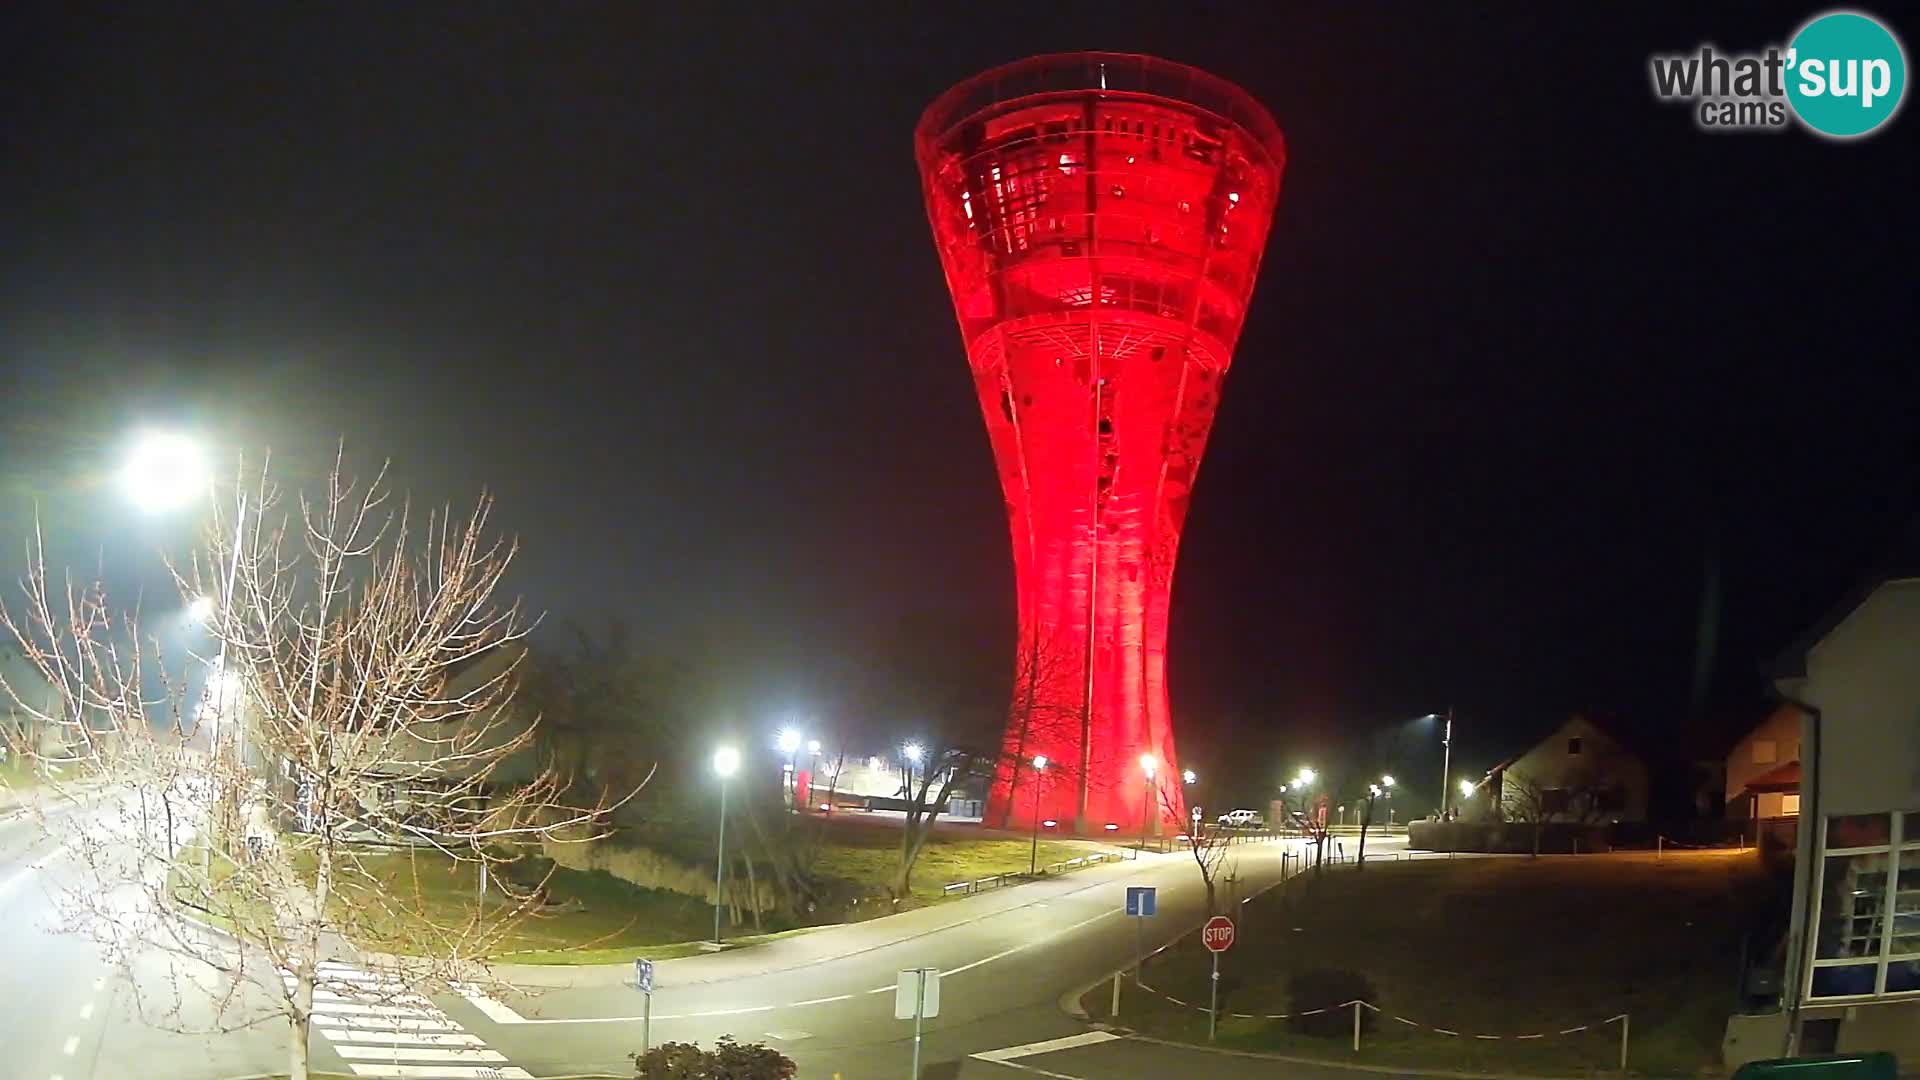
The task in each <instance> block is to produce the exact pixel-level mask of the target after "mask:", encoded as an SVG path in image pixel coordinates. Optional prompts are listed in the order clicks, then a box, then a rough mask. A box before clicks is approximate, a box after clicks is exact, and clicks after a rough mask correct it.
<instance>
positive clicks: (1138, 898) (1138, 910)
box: [1127, 885, 1154, 919]
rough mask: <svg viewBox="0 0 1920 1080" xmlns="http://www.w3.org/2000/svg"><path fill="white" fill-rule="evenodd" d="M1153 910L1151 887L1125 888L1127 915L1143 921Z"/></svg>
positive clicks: (1135, 886) (1130, 886) (1136, 886)
mask: <svg viewBox="0 0 1920 1080" xmlns="http://www.w3.org/2000/svg"><path fill="white" fill-rule="evenodd" d="M1153 908H1154V898H1153V886H1151V885H1129V886H1127V914H1129V915H1132V916H1133V917H1135V918H1138V919H1144V918H1147V917H1148V916H1150V915H1152V914H1153Z"/></svg>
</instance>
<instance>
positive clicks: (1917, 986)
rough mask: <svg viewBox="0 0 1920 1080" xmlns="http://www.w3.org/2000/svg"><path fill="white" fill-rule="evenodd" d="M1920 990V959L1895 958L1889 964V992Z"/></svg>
mask: <svg viewBox="0 0 1920 1080" xmlns="http://www.w3.org/2000/svg"><path fill="white" fill-rule="evenodd" d="M1906 990H1920V960H1895V961H1893V962H1891V963H1889V964H1888V965H1887V993H1889V994H1897V993H1900V992H1902V991H1906Z"/></svg>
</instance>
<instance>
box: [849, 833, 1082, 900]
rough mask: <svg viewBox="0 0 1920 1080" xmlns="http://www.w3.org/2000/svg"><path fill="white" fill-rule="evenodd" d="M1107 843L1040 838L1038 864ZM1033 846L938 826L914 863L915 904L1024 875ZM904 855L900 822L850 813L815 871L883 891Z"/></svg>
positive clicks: (1070, 857) (1077, 853)
mask: <svg viewBox="0 0 1920 1080" xmlns="http://www.w3.org/2000/svg"><path fill="white" fill-rule="evenodd" d="M1108 846H1109V845H1105V844H1097V843H1092V842H1088V841H1082V840H1041V841H1040V856H1039V863H1040V866H1041V867H1043V868H1044V867H1045V866H1046V865H1047V864H1048V863H1055V862H1062V861H1064V860H1067V859H1074V858H1079V857H1080V856H1082V855H1086V854H1088V853H1090V852H1093V851H1099V850H1105V849H1107V848H1108ZM1031 848H1032V841H1031V840H1019V839H1013V838H1008V837H1003V836H994V837H986V836H972V835H969V834H967V833H965V832H958V831H954V830H943V829H939V828H936V829H935V830H934V831H933V833H932V835H931V836H930V837H929V838H928V840H927V846H926V847H925V848H923V849H921V851H920V858H919V860H918V861H917V862H915V863H914V866H913V888H912V892H913V900H914V902H915V903H916V904H926V903H934V902H937V901H939V900H941V899H942V898H943V896H944V894H943V893H942V892H941V891H940V890H941V889H942V887H944V886H947V885H951V884H952V883H954V882H956V881H972V880H975V879H977V878H983V877H992V876H993V875H995V874H1024V873H1026V872H1027V866H1028V863H1029V854H1030V851H1031ZM899 860H900V828H899V827H898V826H896V825H890V824H887V823H883V822H868V821H861V820H860V819H859V818H857V817H855V816H853V815H845V816H840V818H839V820H835V821H833V822H831V823H829V824H828V832H827V839H826V841H825V842H824V843H823V844H822V845H821V847H820V856H819V859H818V860H817V861H816V862H815V863H814V870H815V872H816V873H818V874H819V875H821V876H822V877H827V878H834V879H838V880H840V881H842V882H846V883H849V884H852V885H859V886H863V887H866V888H867V889H868V890H869V891H870V892H871V893H872V894H874V895H884V892H885V884H886V882H888V881H889V880H891V879H892V877H893V873H894V868H895V867H896V866H898V865H899Z"/></svg>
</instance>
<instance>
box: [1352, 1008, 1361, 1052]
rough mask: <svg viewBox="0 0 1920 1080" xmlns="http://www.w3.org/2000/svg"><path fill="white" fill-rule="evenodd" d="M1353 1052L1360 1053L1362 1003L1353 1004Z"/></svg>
mask: <svg viewBox="0 0 1920 1080" xmlns="http://www.w3.org/2000/svg"><path fill="white" fill-rule="evenodd" d="M1353 1052H1354V1053H1356V1054H1357V1053H1359V1052H1360V1002H1359V1001H1358V1000H1357V999H1356V1000H1355V1001H1354V1003H1353Z"/></svg>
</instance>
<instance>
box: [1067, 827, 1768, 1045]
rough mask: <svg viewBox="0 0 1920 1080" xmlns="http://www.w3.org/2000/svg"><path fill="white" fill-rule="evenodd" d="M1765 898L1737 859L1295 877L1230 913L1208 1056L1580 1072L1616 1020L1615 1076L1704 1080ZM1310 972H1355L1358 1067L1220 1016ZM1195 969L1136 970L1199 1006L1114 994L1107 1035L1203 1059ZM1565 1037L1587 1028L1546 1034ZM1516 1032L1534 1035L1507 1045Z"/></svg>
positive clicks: (1190, 962) (1394, 869) (1518, 863)
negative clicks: (1363, 990)
mask: <svg viewBox="0 0 1920 1080" xmlns="http://www.w3.org/2000/svg"><path fill="white" fill-rule="evenodd" d="M1770 887H1771V886H1770V885H1769V884H1768V882H1767V879H1766V878H1765V877H1764V876H1763V874H1762V873H1761V870H1760V867H1759V863H1758V860H1757V858H1756V857H1755V856H1754V855H1753V854H1751V853H1748V854H1744V855H1743V854H1739V853H1721V852H1688V853H1684V854H1678V855H1676V854H1673V853H1669V854H1668V855H1667V856H1666V857H1665V859H1664V860H1656V859H1655V857H1654V856H1653V855H1651V854H1646V855H1640V854H1616V855H1591V856H1559V857H1552V856H1549V857H1545V858H1540V859H1526V858H1500V859H1460V860H1455V861H1447V860H1434V861H1419V862H1411V863H1381V864H1377V865H1370V866H1368V867H1367V869H1366V870H1365V871H1363V872H1355V871H1353V870H1351V869H1348V868H1342V869H1339V870H1332V871H1328V872H1327V873H1326V874H1325V876H1323V877H1320V878H1318V879H1315V878H1314V876H1313V875H1311V874H1308V875H1303V876H1301V877H1298V878H1295V879H1294V880H1293V881H1291V882H1289V883H1288V884H1287V886H1286V887H1284V888H1282V889H1276V890H1275V891H1273V892H1270V893H1268V894H1267V895H1266V896H1263V897H1261V898H1260V899H1259V900H1256V901H1254V902H1253V903H1250V904H1248V905H1246V906H1245V908H1243V914H1242V917H1241V918H1240V919H1239V920H1237V921H1238V923H1239V937H1238V940H1237V941H1236V942H1235V943H1234V946H1233V948H1232V951H1230V952H1228V953H1227V954H1226V955H1225V956H1224V957H1223V958H1222V962H1221V982H1220V988H1221V1004H1220V1009H1221V1013H1222V1020H1221V1024H1220V1032H1219V1037H1218V1043H1219V1045H1221V1046H1224V1047H1232V1048H1237V1049H1245V1050H1261V1051H1270V1052H1274V1053H1281V1054H1297V1055H1300V1056H1305V1057H1319V1058H1352V1059H1353V1060H1355V1061H1356V1062H1358V1063H1364V1064H1372V1065H1389V1066H1391V1065H1424V1066H1430V1067H1435V1068H1448V1069H1467V1070H1474V1071H1493V1072H1502V1071H1504V1072H1550V1073H1580V1072H1586V1071H1589V1070H1596V1069H1599V1070H1605V1069H1617V1068H1618V1063H1619V1046H1620V1043H1619V1039H1620V1028H1619V1025H1618V1024H1610V1025H1602V1024H1601V1021H1604V1020H1606V1019H1607V1018H1608V1017H1611V1016H1615V1015H1618V1014H1620V1013H1627V1014H1629V1015H1630V1016H1631V1018H1632V1039H1631V1048H1630V1058H1629V1067H1630V1068H1631V1069H1632V1070H1633V1071H1635V1072H1638V1073H1652V1074H1666V1075H1692V1074H1694V1073H1696V1072H1697V1071H1698V1070H1700V1069H1701V1068H1702V1067H1703V1066H1712V1067H1714V1068H1717V1067H1718V1064H1719V1052H1720V1040H1721V1036H1722V1033H1723V1030H1724V1027H1725V1024H1726V1019H1727V1016H1728V1015H1729V1014H1730V1013H1731V1012H1732V1011H1733V1006H1734V987H1735V982H1736V979H1737V976H1738V971H1737V968H1738V964H1739V951H1740V946H1739V939H1740V934H1741V930H1742V926H1743V924H1744V922H1745V921H1746V920H1747V919H1748V918H1750V917H1751V916H1752V915H1753V914H1754V913H1755V912H1756V911H1757V910H1758V909H1759V908H1760V907H1762V906H1763V905H1764V903H1765V899H1766V895H1767V891H1768V889H1769V888H1770ZM1313 969H1335V970H1343V971H1352V972H1358V973H1360V974H1362V975H1364V976H1365V977H1366V978H1367V980H1368V981H1369V982H1370V983H1371V984H1372V987H1373V993H1372V994H1371V995H1370V999H1371V1000H1372V1001H1373V1003H1374V1004H1375V1005H1377V1006H1379V1007H1380V1008H1381V1009H1382V1010H1384V1013H1383V1014H1382V1015H1378V1016H1374V1017H1372V1020H1371V1023H1372V1026H1371V1028H1370V1029H1369V1030H1368V1031H1367V1032H1366V1033H1365V1034H1364V1035H1363V1037H1362V1040H1361V1046H1362V1049H1361V1051H1360V1053H1359V1054H1357V1055H1355V1054H1353V1052H1352V1049H1351V1042H1350V1040H1351V1034H1350V1033H1351V1030H1352V1029H1351V1027H1350V1026H1346V1025H1342V1026H1341V1027H1340V1029H1339V1031H1340V1033H1339V1034H1337V1035H1328V1036H1314V1035H1308V1034H1305V1033H1301V1032H1296V1031H1294V1030H1292V1029H1291V1028H1290V1027H1289V1026H1288V1024H1287V1022H1286V1021H1284V1020H1240V1019H1233V1018H1230V1017H1227V1016H1226V1015H1225V1014H1227V1013H1246V1014H1250V1015H1254V1016H1264V1015H1267V1014H1272V1013H1288V1012H1293V1011H1294V1008H1293V1007H1292V1003H1291V1001H1290V1000H1289V992H1288V979H1289V977H1290V976H1292V975H1294V974H1296V973H1299V972H1303V971H1308V970H1313ZM1208 970H1209V965H1208V954H1207V953H1206V951H1205V950H1204V949H1202V948H1201V947H1200V945H1199V942H1198V939H1197V937H1195V936H1194V935H1189V936H1188V937H1187V938H1185V939H1183V940H1182V941H1181V943H1180V944H1179V945H1178V946H1176V947H1175V948H1174V949H1172V950H1169V951H1168V952H1167V953H1166V954H1163V955H1162V957H1161V958H1160V959H1158V960H1156V961H1155V962H1154V963H1153V964H1151V965H1149V967H1148V969H1147V975H1146V981H1147V983H1148V985H1149V986H1153V987H1155V988H1156V989H1159V990H1162V991H1164V992H1166V993H1167V994H1170V995H1172V996H1173V997H1177V998H1180V999H1182V1000H1184V1001H1187V1002H1190V1003H1197V1004H1198V1005H1199V1006H1201V1007H1200V1008H1199V1009H1194V1008H1181V1007H1178V1006H1175V1005H1172V1004H1170V1003H1168V1002H1166V1001H1164V1000H1162V999H1160V998H1157V997H1155V996H1153V995H1150V994H1145V993H1142V992H1140V991H1123V998H1122V1002H1121V1022H1122V1023H1124V1024H1126V1025H1127V1026H1129V1027H1133V1028H1136V1029H1139V1030H1142V1031H1145V1032H1148V1033H1151V1034H1155V1035H1159V1036H1163V1037H1167V1038H1173V1039H1185V1040H1191V1041H1196V1042H1204V1041H1205V1039H1206V1030H1207V1020H1206V1013H1205V1012H1204V1007H1205V1003H1206V1000H1207V981H1208ZM1107 1004H1108V997H1107V992H1106V991H1105V989H1104V988H1103V989H1102V990H1099V991H1096V992H1094V993H1091V994H1089V995H1088V997H1087V1005H1088V1006H1089V1008H1090V1009H1091V1010H1093V1011H1095V1015H1104V1013H1105V1010H1106V1008H1107ZM1395 1015H1400V1016H1405V1017H1407V1018H1408V1019H1410V1020H1414V1021H1417V1022H1418V1023H1420V1024H1421V1025H1424V1026H1423V1027H1420V1028H1415V1027H1410V1026H1407V1025H1405V1024H1402V1023H1400V1022H1397V1021H1395V1020H1394V1019H1393V1017H1394V1016H1395ZM1582 1024H1585V1025H1591V1027H1590V1030H1588V1031H1586V1032H1580V1033H1575V1034H1571V1035H1564V1036H1563V1035H1560V1034H1558V1032H1560V1031H1561V1030H1563V1029H1567V1028H1573V1027H1576V1026H1578V1025H1582ZM1432 1027H1441V1028H1446V1029H1450V1030H1453V1031H1457V1032H1460V1033H1461V1034H1460V1035H1458V1036H1451V1037H1450V1036H1446V1035H1442V1034H1436V1033H1435V1032H1433V1031H1431V1030H1429V1029H1430V1028H1432ZM1535 1033H1542V1034H1544V1036H1545V1037H1543V1038H1540V1039H1534V1040H1523V1041H1515V1040H1514V1039H1513V1038H1512V1036H1515V1035H1523V1034H1535ZM1476 1034H1488V1035H1501V1036H1505V1037H1504V1038H1501V1039H1499V1040H1485V1039H1475V1038H1472V1037H1471V1036H1473V1035H1476Z"/></svg>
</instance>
